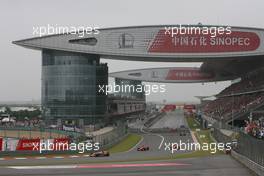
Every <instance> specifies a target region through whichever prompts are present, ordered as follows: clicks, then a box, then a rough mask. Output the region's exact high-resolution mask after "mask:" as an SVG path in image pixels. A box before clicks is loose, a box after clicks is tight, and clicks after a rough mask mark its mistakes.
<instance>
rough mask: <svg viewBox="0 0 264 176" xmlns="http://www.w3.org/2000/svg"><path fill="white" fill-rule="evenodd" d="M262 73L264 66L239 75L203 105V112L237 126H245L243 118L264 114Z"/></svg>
mask: <svg viewBox="0 0 264 176" xmlns="http://www.w3.org/2000/svg"><path fill="white" fill-rule="evenodd" d="M263 73H264V68H260V69H257V70H254V71H252V72H249V73H247V74H245V75H243V76H241V79H240V81H239V82H236V83H233V84H231V85H230V86H229V87H227V88H225V89H224V90H223V91H221V92H220V93H219V94H218V95H216V99H215V100H213V101H209V102H208V103H206V104H205V105H204V107H203V112H204V114H205V115H206V116H209V117H211V118H213V119H215V120H218V121H223V122H226V123H231V122H232V121H233V122H234V124H235V125H236V126H238V127H244V126H246V125H247V122H246V121H245V120H250V119H249V118H251V120H258V119H259V118H261V117H262V115H264V111H263V110H264V75H263ZM262 111H263V112H262ZM256 112H258V113H256Z"/></svg>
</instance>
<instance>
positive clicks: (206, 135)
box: [186, 117, 222, 157]
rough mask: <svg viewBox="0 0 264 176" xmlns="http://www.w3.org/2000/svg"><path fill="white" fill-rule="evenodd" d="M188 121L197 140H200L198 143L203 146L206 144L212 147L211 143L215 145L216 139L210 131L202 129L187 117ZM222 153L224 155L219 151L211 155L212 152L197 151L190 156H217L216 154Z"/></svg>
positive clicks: (192, 119)
mask: <svg viewBox="0 0 264 176" xmlns="http://www.w3.org/2000/svg"><path fill="white" fill-rule="evenodd" d="M186 120H187V123H188V125H189V128H190V129H191V131H192V132H193V133H194V135H195V137H196V139H197V140H198V142H199V143H200V144H201V145H202V144H204V143H206V144H208V145H210V144H211V143H215V141H214V139H213V138H212V136H211V134H210V130H208V129H206V130H203V129H201V126H200V124H199V123H198V122H197V121H196V120H195V119H194V118H192V117H187V118H186ZM196 129H200V130H199V131H196ZM211 152H213V151H211ZM220 153H222V152H220V151H218V150H217V152H216V153H210V151H204V150H200V151H195V152H193V153H190V155H193V156H194V157H195V156H210V155H215V154H220Z"/></svg>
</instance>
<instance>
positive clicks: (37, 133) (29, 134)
mask: <svg viewBox="0 0 264 176" xmlns="http://www.w3.org/2000/svg"><path fill="white" fill-rule="evenodd" d="M83 135H84V134H83V133H79V132H73V131H64V130H56V129H47V128H30V127H0V137H3V138H6V137H7V138H8V137H12V138H29V139H31V138H38V137H39V138H45V139H48V138H49V139H50V138H62V137H68V136H70V137H71V138H78V137H81V136H83Z"/></svg>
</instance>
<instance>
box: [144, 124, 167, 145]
mask: <svg viewBox="0 0 264 176" xmlns="http://www.w3.org/2000/svg"><path fill="white" fill-rule="evenodd" d="M143 128H144V125H143V126H142V127H141V128H140V131H141V132H143V133H145V134H151V135H155V136H159V137H160V138H161V142H160V145H159V150H160V149H161V146H162V145H163V142H164V140H165V138H164V137H163V136H162V135H160V134H155V133H150V132H146V131H144V130H143Z"/></svg>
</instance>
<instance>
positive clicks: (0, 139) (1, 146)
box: [0, 138, 4, 151]
mask: <svg viewBox="0 0 264 176" xmlns="http://www.w3.org/2000/svg"><path fill="white" fill-rule="evenodd" d="M3 144H4V141H3V138H0V151H3Z"/></svg>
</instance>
